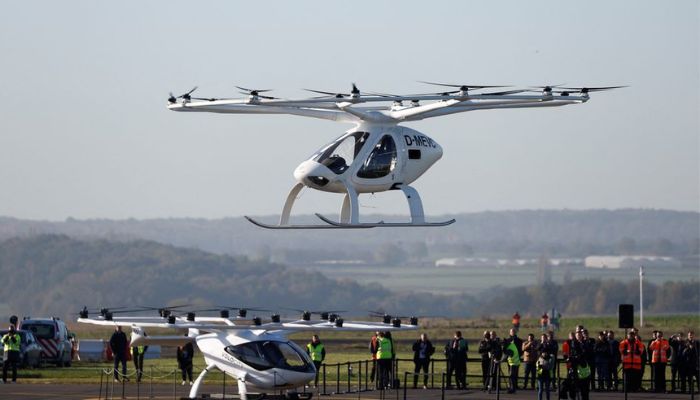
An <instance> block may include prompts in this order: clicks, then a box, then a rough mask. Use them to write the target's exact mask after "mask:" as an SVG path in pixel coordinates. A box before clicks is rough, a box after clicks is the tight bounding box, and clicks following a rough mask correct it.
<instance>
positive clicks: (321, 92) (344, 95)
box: [304, 89, 350, 97]
mask: <svg viewBox="0 0 700 400" xmlns="http://www.w3.org/2000/svg"><path fill="white" fill-rule="evenodd" d="M304 90H306V91H307V92H313V93H318V94H325V95H328V96H332V97H338V96H340V97H348V96H350V95H349V94H348V93H332V92H324V91H323V90H314V89H304Z"/></svg>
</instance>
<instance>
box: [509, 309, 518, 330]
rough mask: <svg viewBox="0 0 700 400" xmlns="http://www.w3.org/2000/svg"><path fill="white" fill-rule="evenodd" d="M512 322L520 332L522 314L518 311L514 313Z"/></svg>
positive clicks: (514, 327)
mask: <svg viewBox="0 0 700 400" xmlns="http://www.w3.org/2000/svg"><path fill="white" fill-rule="evenodd" d="M511 322H512V323H513V329H515V332H518V329H520V314H519V313H518V312H517V311H516V312H515V314H513V319H512V321H511Z"/></svg>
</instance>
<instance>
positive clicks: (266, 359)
mask: <svg viewBox="0 0 700 400" xmlns="http://www.w3.org/2000/svg"><path fill="white" fill-rule="evenodd" d="M225 351H226V352H227V353H228V354H230V355H232V356H233V357H235V358H236V359H238V360H240V361H241V362H243V363H245V364H247V365H249V366H251V367H253V368H255V369H257V370H258V371H264V370H267V369H271V368H279V369H288V370H291V371H297V372H313V371H314V366H313V364H312V363H311V360H310V359H309V357H308V356H307V354H306V353H304V351H302V350H301V349H300V348H299V347H298V346H296V345H295V344H294V343H292V342H277V341H271V340H264V341H255V342H247V343H241V344H239V345H235V346H226V348H225Z"/></svg>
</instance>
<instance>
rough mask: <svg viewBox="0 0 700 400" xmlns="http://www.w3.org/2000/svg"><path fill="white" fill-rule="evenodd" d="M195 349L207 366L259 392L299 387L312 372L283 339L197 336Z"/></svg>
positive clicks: (294, 347)
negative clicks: (199, 351) (196, 347)
mask: <svg viewBox="0 0 700 400" xmlns="http://www.w3.org/2000/svg"><path fill="white" fill-rule="evenodd" d="M196 341H197V346H198V347H199V349H200V350H201V352H202V355H203V356H204V359H205V360H206V363H207V365H213V366H216V368H218V369H219V370H221V371H223V372H224V373H226V374H227V375H229V376H231V377H233V378H235V379H237V380H242V381H244V382H245V384H246V386H247V387H249V388H257V389H261V390H276V389H288V388H294V387H299V386H303V385H304V384H306V383H307V382H309V381H310V380H313V379H314V375H315V374H316V368H315V367H314V364H313V362H311V359H310V358H309V357H308V355H307V354H306V353H305V352H304V350H302V349H301V348H300V347H299V346H297V345H296V344H295V343H294V342H292V341H290V340H289V339H287V338H286V337H285V336H283V335H280V334H275V333H270V332H256V331H237V332H220V333H209V334H204V335H199V336H197V337H196Z"/></svg>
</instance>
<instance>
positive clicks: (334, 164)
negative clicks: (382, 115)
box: [312, 132, 398, 179]
mask: <svg viewBox="0 0 700 400" xmlns="http://www.w3.org/2000/svg"><path fill="white" fill-rule="evenodd" d="M369 137H370V134H369V132H351V133H348V134H345V135H343V136H341V137H340V138H338V139H337V140H336V141H334V142H333V143H331V144H330V145H328V146H326V147H325V148H324V149H322V150H321V151H319V152H318V153H316V154H315V155H314V156H313V157H312V160H314V161H316V162H318V163H320V164H323V165H325V166H326V167H328V169H330V170H331V171H333V172H334V173H335V174H336V175H341V174H343V173H344V172H345V171H347V169H348V168H350V166H351V165H352V163H353V162H354V161H355V159H356V158H357V157H358V155H359V154H360V151H361V150H362V149H363V147H364V145H365V144H366V143H367V142H368V141H370V140H369ZM375 141H376V139H375V140H371V142H375ZM363 157H364V160H362V166H361V167H360V168H359V169H358V171H357V177H358V178H364V179H374V178H381V177H384V176H387V175H389V174H390V173H391V172H392V171H393V170H394V169H395V168H396V163H397V158H398V156H397V149H396V143H395V141H394V139H393V138H392V137H391V135H384V136H382V137H381V139H379V141H377V143H376V144H375V145H374V147H373V149H372V150H371V151H370V152H369V154H368V155H367V156H363Z"/></svg>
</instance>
